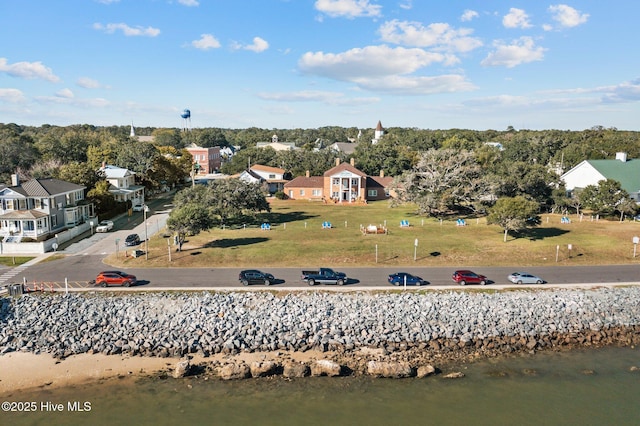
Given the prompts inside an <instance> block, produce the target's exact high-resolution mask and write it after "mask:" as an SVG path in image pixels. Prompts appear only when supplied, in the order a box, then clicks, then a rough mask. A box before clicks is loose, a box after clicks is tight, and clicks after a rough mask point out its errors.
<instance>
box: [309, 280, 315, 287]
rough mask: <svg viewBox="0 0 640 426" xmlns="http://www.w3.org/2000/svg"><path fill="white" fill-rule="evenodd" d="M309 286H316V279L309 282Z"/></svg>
mask: <svg viewBox="0 0 640 426" xmlns="http://www.w3.org/2000/svg"><path fill="white" fill-rule="evenodd" d="M307 284H309V285H310V286H314V285H316V280H314V279H310V280H307Z"/></svg>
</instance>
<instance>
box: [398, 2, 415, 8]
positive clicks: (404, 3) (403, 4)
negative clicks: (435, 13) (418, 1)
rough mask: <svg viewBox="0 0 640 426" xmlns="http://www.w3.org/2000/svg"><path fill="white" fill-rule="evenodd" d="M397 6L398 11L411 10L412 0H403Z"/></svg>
mask: <svg viewBox="0 0 640 426" xmlns="http://www.w3.org/2000/svg"><path fill="white" fill-rule="evenodd" d="M398 6H400V9H404V10H410V9H413V0H404V2H401V3H400V4H399V5H398Z"/></svg>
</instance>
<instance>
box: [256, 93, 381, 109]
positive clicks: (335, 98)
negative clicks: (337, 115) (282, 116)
mask: <svg viewBox="0 0 640 426" xmlns="http://www.w3.org/2000/svg"><path fill="white" fill-rule="evenodd" d="M257 96H258V97H259V98H260V99H264V100H267V101H276V102H321V103H324V104H327V105H341V106H344V105H363V104H364V105H368V104H371V103H374V102H380V98H377V97H358V98H347V97H345V95H344V93H341V92H329V91H320V90H302V91H298V92H285V93H266V92H265V93H258V95H257Z"/></svg>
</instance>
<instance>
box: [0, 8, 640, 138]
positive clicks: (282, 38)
mask: <svg viewBox="0 0 640 426" xmlns="http://www.w3.org/2000/svg"><path fill="white" fill-rule="evenodd" d="M638 16H640V2H638V1H637V0H613V1H611V2H604V1H602V0H576V1H567V2H562V3H561V2H554V1H540V0H536V1H532V0H529V1H499V0H495V1H491V0H475V1H474V0H455V1H441V0H432V1H430V0H65V1H51V0H21V1H15V0H14V1H7V0H3V1H2V2H1V4H0V123H17V124H22V125H34V126H39V125H42V124H53V125H61V126H65V125H70V124H84V123H86V124H94V125H99V126H110V125H128V124H130V123H132V122H133V124H134V125H135V126H139V127H142V126H153V127H182V125H183V120H182V118H181V117H180V115H181V113H182V112H183V110H184V109H186V108H188V109H189V110H190V111H191V126H192V127H194V128H196V127H222V128H247V127H252V126H256V127H261V128H316V127H322V126H344V127H359V128H372V127H374V126H375V124H376V123H377V122H378V120H381V121H382V124H383V125H384V126H385V127H416V128H421V129H450V128H465V129H478V130H485V129H496V130H504V129H506V128H507V127H508V126H513V127H514V128H516V129H562V130H582V129H587V128H590V127H592V126H598V125H599V126H604V127H617V128H618V129H625V130H640V102H639V101H640V66H639V65H640V54H638V52H637V50H638V48H637V41H638V40H640V25H638V23H637V19H638Z"/></svg>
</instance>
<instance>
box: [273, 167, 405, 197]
mask: <svg viewBox="0 0 640 426" xmlns="http://www.w3.org/2000/svg"><path fill="white" fill-rule="evenodd" d="M392 181H393V178H391V177H385V176H384V173H383V172H381V173H380V176H367V175H366V174H365V173H363V172H362V171H360V170H358V169H357V168H356V167H355V166H354V163H353V159H352V160H351V163H342V164H340V162H339V160H336V166H335V167H333V168H331V169H329V170H327V171H326V172H325V173H324V174H323V176H309V174H308V173H307V175H306V176H304V177H303V176H300V177H297V178H295V179H293V180H292V181H290V182H288V183H286V184H285V185H284V192H285V194H286V195H287V196H288V197H289V198H290V199H294V200H300V199H302V200H325V201H333V202H335V203H356V202H361V203H362V202H365V201H374V200H384V199H386V198H388V197H389V186H390V185H391V182H392Z"/></svg>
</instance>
